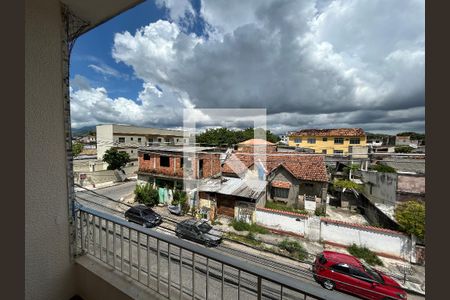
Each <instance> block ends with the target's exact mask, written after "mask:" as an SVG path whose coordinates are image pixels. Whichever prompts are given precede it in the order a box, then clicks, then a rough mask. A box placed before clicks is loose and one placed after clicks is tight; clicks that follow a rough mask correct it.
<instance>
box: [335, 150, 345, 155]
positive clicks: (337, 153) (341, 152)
mask: <svg viewBox="0 0 450 300" xmlns="http://www.w3.org/2000/svg"><path fill="white" fill-rule="evenodd" d="M333 154H336V155H342V154H344V150H334V151H333Z"/></svg>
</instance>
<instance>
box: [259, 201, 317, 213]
mask: <svg viewBox="0 0 450 300" xmlns="http://www.w3.org/2000/svg"><path fill="white" fill-rule="evenodd" d="M266 208H270V209H276V210H282V211H289V212H295V213H298V214H304V215H307V214H308V212H307V211H306V210H304V209H296V208H293V207H290V206H287V205H286V204H282V203H276V202H272V201H266Z"/></svg>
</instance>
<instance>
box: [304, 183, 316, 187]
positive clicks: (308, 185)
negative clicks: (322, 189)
mask: <svg viewBox="0 0 450 300" xmlns="http://www.w3.org/2000/svg"><path fill="white" fill-rule="evenodd" d="M304 185H305V187H310V188H312V187H313V186H314V184H312V183H311V182H305V183H304Z"/></svg>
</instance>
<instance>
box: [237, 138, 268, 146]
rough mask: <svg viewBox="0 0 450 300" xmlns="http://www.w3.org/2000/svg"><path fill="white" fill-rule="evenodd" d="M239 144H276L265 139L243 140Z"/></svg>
mask: <svg viewBox="0 0 450 300" xmlns="http://www.w3.org/2000/svg"><path fill="white" fill-rule="evenodd" d="M238 145H275V144H274V143H271V142H269V141H266V140H263V139H251V140H246V141H243V142H241V143H239V144H238Z"/></svg>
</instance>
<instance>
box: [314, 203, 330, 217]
mask: <svg viewBox="0 0 450 300" xmlns="http://www.w3.org/2000/svg"><path fill="white" fill-rule="evenodd" d="M314 214H315V215H316V216H318V217H326V216H327V213H326V208H325V206H321V207H317V208H316V210H315V211H314Z"/></svg>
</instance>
